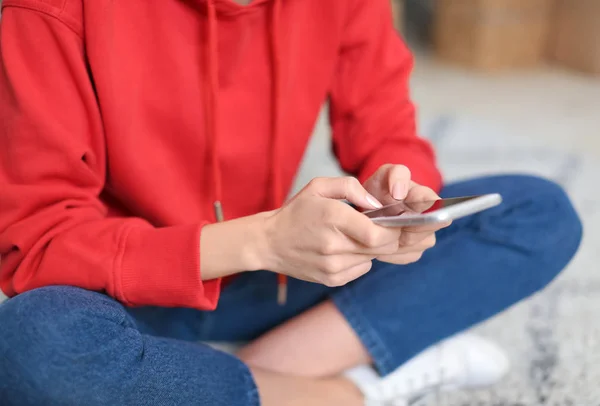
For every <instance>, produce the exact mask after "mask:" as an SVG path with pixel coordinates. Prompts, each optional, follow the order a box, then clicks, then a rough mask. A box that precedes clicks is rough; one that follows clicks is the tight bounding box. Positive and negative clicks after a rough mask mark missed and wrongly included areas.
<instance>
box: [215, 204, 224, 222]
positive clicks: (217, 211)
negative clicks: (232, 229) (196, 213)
mask: <svg viewBox="0 0 600 406" xmlns="http://www.w3.org/2000/svg"><path fill="white" fill-rule="evenodd" d="M213 206H214V208H215V218H216V219H217V223H221V222H222V221H223V206H222V205H221V202H220V201H218V200H217V201H216V202H214V203H213Z"/></svg>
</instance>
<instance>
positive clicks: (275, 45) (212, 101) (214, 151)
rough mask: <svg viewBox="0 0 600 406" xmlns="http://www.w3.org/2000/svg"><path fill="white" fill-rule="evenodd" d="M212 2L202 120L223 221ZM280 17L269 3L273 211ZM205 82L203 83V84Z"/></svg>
mask: <svg viewBox="0 0 600 406" xmlns="http://www.w3.org/2000/svg"><path fill="white" fill-rule="evenodd" d="M214 1H215V0H207V2H206V7H207V15H208V24H207V26H206V27H207V28H206V37H207V40H206V57H205V63H206V66H205V71H206V76H205V86H204V89H205V99H206V102H205V116H206V117H205V120H206V133H207V138H208V139H209V143H210V146H209V148H210V165H211V172H212V177H213V195H214V203H213V206H214V212H215V220H216V221H217V222H221V221H223V220H224V216H223V205H222V203H221V201H222V199H223V184H222V174H221V168H220V165H219V155H218V153H219V149H218V148H219V143H218V141H219V125H218V122H219V54H218V52H219V49H218V35H219V33H218V26H217V23H218V21H217V10H216V6H215V3H214ZM280 13H281V0H273V6H272V15H271V33H270V34H271V70H272V73H271V74H272V97H271V128H270V130H271V134H270V136H271V137H270V138H271V150H270V151H269V158H270V159H269V162H270V165H269V178H270V182H269V186H270V189H271V196H270V197H269V202H268V203H269V206H271V207H272V208H277V207H279V206H281V205H282V204H283V202H284V199H285V196H284V195H283V194H284V192H283V185H282V184H281V181H280V173H279V171H280V164H279V160H280V154H279V138H280V137H279V132H280V129H279V125H280V112H281V109H280V105H281V104H280V103H281V69H280V66H281V61H280V54H279V50H280V48H279V36H278V32H279V19H280ZM206 82H207V83H206ZM277 285H278V290H277V301H278V303H279V304H285V302H286V301H287V277H286V276H285V275H281V274H278V275H277Z"/></svg>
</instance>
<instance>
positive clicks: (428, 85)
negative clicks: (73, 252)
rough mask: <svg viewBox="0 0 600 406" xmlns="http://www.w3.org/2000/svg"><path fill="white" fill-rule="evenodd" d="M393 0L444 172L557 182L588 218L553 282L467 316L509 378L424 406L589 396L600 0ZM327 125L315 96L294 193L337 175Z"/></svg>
mask: <svg viewBox="0 0 600 406" xmlns="http://www.w3.org/2000/svg"><path fill="white" fill-rule="evenodd" d="M392 1H393V6H394V18H395V21H396V25H397V27H398V30H399V31H400V32H401V33H402V35H403V36H404V37H405V38H406V40H407V42H408V45H409V46H410V47H411V49H412V50H413V51H414V53H415V56H416V67H415V72H414V75H413V79H412V91H413V98H414V100H415V101H416V104H417V108H418V115H419V123H420V131H421V133H422V135H423V136H425V137H428V138H429V139H431V140H432V141H433V143H434V144H435V146H436V148H437V152H438V155H439V159H440V162H441V167H442V170H443V172H444V175H445V178H446V180H448V181H452V180H457V179H461V178H465V177H472V176H477V175H484V174H490V173H498V172H511V173H513V172H516V173H522V172H525V173H531V174H537V175H542V176H545V177H548V178H551V179H554V180H555V181H557V182H558V183H560V184H562V185H563V186H564V187H565V188H566V189H567V191H568V193H569V194H570V196H571V197H572V199H573V200H574V203H575V205H576V207H577V208H578V210H579V212H580V214H581V216H582V218H583V222H584V227H585V236H584V241H583V245H582V247H581V250H580V252H579V254H578V255H577V257H576V258H575V260H574V261H573V262H572V263H571V265H570V266H569V267H568V268H567V270H566V271H565V272H564V273H563V274H562V275H561V276H560V277H559V279H558V280H557V281H555V282H554V283H553V284H552V285H551V286H550V287H549V288H548V289H547V290H546V291H545V292H543V293H542V294H539V295H537V296H536V297H534V298H533V299H531V300H529V301H527V302H526V303H523V304H520V305H518V306H516V307H514V308H513V309H511V310H509V311H508V312H506V313H505V314H503V315H501V316H499V317H498V318H496V319H494V320H492V321H490V322H488V323H485V324H484V325H483V326H480V327H477V331H478V333H480V334H481V335H483V336H486V337H488V338H491V339H493V340H495V341H497V342H498V343H499V344H501V345H502V346H503V347H504V348H505V349H506V350H507V351H508V353H509V356H510V358H511V360H512V364H513V367H512V370H511V374H510V376H509V377H508V379H506V380H505V381H504V382H503V383H502V384H500V385H499V386H497V387H496V388H494V389H493V390H485V391H481V392H475V393H473V392H470V393H459V394H453V395H443V394H440V395H439V396H438V397H437V398H435V399H430V400H425V401H424V402H423V403H422V404H423V405H443V406H468V405H482V406H483V405H492V406H525V405H527V406H529V405H552V406H559V405H560V406H562V405H564V406H592V405H595V406H597V405H599V404H600V386H599V385H598V383H599V382H600V234H599V233H598V232H597V230H598V229H600V189H599V186H600V182H599V178H600V0H392ZM329 136H330V133H329V126H328V123H327V120H326V107H325V109H324V111H323V114H322V116H321V119H320V120H319V122H318V124H317V126H316V129H315V134H314V137H313V141H312V144H311V146H310V148H309V150H308V152H307V154H306V156H305V161H304V165H303V168H302V170H301V172H300V174H299V176H298V180H297V185H296V190H297V189H298V188H300V187H301V186H302V185H304V184H305V183H306V182H307V181H308V180H310V179H311V178H313V177H315V176H322V175H337V174H340V173H341V171H340V170H339V168H338V167H337V165H336V163H335V161H334V160H333V158H332V157H331V154H330V144H329V142H330V141H329ZM527 271H528V270H523V272H527Z"/></svg>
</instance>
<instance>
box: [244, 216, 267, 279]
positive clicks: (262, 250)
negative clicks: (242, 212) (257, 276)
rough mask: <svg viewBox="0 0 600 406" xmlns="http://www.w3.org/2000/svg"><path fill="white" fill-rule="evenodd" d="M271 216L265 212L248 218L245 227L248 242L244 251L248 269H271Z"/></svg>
mask: <svg viewBox="0 0 600 406" xmlns="http://www.w3.org/2000/svg"><path fill="white" fill-rule="evenodd" d="M270 216H271V213H269V212H264V213H258V214H256V215H253V216H250V217H249V218H248V224H247V225H246V227H245V232H246V233H247V235H246V237H245V240H246V241H247V244H246V246H245V249H244V253H243V256H244V259H245V262H246V264H247V270H248V271H261V270H269V269H271V267H272V265H271V264H272V262H273V261H271V258H272V250H271V248H272V247H271V244H270V242H269V237H268V235H269V232H268V228H269V217H270Z"/></svg>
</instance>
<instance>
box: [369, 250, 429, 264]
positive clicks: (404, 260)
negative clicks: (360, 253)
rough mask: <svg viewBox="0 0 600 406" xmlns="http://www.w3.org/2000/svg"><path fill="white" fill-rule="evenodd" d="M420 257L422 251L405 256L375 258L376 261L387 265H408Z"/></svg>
mask: <svg viewBox="0 0 600 406" xmlns="http://www.w3.org/2000/svg"><path fill="white" fill-rule="evenodd" d="M422 256H423V251H417V252H410V253H407V254H394V255H383V256H381V257H377V259H378V260H379V261H381V262H387V263H389V264H396V265H408V264H412V263H415V262H417V261H418V260H420V259H421V257H422Z"/></svg>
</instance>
